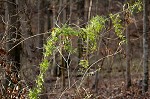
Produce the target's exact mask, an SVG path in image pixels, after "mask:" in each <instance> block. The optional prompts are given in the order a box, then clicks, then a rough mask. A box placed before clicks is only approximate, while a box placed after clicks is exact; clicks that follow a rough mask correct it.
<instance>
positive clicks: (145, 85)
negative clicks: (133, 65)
mask: <svg viewBox="0 0 150 99" xmlns="http://www.w3.org/2000/svg"><path fill="white" fill-rule="evenodd" d="M148 4H149V0H143V93H145V92H147V91H148V81H149V73H148V72H149V70H148V30H149V29H148V26H149V20H148V15H149V14H148Z"/></svg>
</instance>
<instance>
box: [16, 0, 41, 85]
mask: <svg viewBox="0 0 150 99" xmlns="http://www.w3.org/2000/svg"><path fill="white" fill-rule="evenodd" d="M18 3H19V11H20V13H19V16H20V24H21V27H20V29H21V34H22V40H24V42H22V44H21V48H22V51H21V60H20V64H21V68H20V71H21V77H22V79H23V80H25V81H26V82H27V84H29V85H30V86H33V85H34V84H35V78H36V77H35V76H36V75H37V74H38V73H39V72H38V68H37V66H38V63H39V56H38V54H37V53H36V51H37V50H36V46H35V43H36V40H35V38H30V37H31V36H33V32H32V27H31V12H30V11H31V10H30V8H31V7H30V4H31V2H30V1H27V0H18Z"/></svg>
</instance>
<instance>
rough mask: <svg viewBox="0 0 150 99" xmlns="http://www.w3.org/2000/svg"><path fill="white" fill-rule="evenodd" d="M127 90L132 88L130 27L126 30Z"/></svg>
mask: <svg viewBox="0 0 150 99" xmlns="http://www.w3.org/2000/svg"><path fill="white" fill-rule="evenodd" d="M126 39H127V43H126V88H127V89H128V88H129V87H130V86H131V73H130V65H131V64H130V61H131V51H130V36H129V31H128V27H127V28H126Z"/></svg>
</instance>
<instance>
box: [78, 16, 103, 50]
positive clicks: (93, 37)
mask: <svg viewBox="0 0 150 99" xmlns="http://www.w3.org/2000/svg"><path fill="white" fill-rule="evenodd" d="M105 22H106V18H104V17H102V16H95V17H93V18H92V19H91V20H90V22H89V24H88V25H87V26H86V27H85V28H81V29H82V31H81V34H80V35H82V38H83V39H84V40H85V42H86V43H89V49H88V50H90V51H91V52H93V51H94V50H96V46H97V39H98V37H99V33H100V31H102V29H104V28H105Z"/></svg>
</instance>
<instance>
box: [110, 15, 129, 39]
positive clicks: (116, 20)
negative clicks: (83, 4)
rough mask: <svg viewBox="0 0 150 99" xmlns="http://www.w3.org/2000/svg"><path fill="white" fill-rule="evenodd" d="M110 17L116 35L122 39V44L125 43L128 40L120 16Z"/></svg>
mask: <svg viewBox="0 0 150 99" xmlns="http://www.w3.org/2000/svg"><path fill="white" fill-rule="evenodd" d="M109 16H110V19H111V20H112V23H113V27H114V30H115V33H116V35H117V36H118V37H119V38H120V39H121V42H125V41H126V39H125V36H124V35H123V29H124V27H123V26H122V23H121V18H120V15H119V14H110V15H109Z"/></svg>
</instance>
